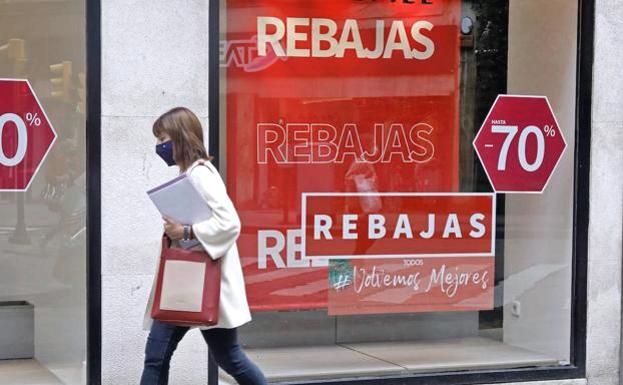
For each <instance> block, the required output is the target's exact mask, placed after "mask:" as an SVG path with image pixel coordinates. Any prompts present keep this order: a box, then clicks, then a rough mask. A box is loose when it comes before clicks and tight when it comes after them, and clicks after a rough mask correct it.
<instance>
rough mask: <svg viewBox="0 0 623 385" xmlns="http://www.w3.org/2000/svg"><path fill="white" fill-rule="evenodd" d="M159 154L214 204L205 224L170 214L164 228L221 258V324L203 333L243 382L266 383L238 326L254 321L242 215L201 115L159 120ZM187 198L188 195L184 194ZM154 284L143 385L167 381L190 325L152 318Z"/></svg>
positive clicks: (177, 113) (174, 113)
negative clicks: (214, 160)
mask: <svg viewBox="0 0 623 385" xmlns="http://www.w3.org/2000/svg"><path fill="white" fill-rule="evenodd" d="M153 134H154V136H155V137H156V138H157V145H156V153H157V154H158V155H159V156H160V157H161V158H162V159H163V160H164V161H165V162H166V163H167V165H168V166H178V167H179V168H180V173H184V172H185V173H186V174H187V176H188V178H189V180H190V181H191V183H192V184H193V185H194V187H195V188H196V189H197V191H198V192H199V193H200V194H201V195H202V196H203V198H204V199H205V200H206V202H207V204H208V205H209V206H210V208H211V209H212V216H211V217H210V219H208V220H206V221H203V222H199V223H176V222H175V221H173V220H171V219H169V218H164V231H165V232H166V234H167V235H168V236H169V238H170V239H171V240H172V241H173V245H174V246H175V245H176V244H177V242H176V241H179V240H181V239H195V240H198V241H199V243H200V244H199V245H198V246H196V248H198V249H203V250H205V251H206V252H207V253H208V254H209V255H210V256H211V257H212V258H214V259H216V258H220V259H221V294H220V303H219V318H218V324H216V325H213V326H205V327H200V329H201V334H202V335H203V338H204V339H205V341H206V343H207V344H208V346H209V349H210V351H211V352H212V354H213V355H214V358H215V359H216V362H217V363H218V365H219V366H220V367H221V368H222V369H223V370H225V371H226V372H227V373H228V374H229V375H231V376H232V377H234V378H235V379H236V381H237V382H238V383H239V384H241V385H265V384H266V383H267V382H266V378H265V377H264V375H263V374H262V372H261V371H260V369H259V368H258V367H257V366H256V365H255V364H254V363H253V362H251V361H250V360H249V358H248V357H247V356H246V355H245V353H244V352H243V350H242V348H241V347H240V345H239V343H238V336H237V328H238V327H239V326H241V325H243V324H245V323H247V322H249V321H250V320H251V313H250V311H249V305H248V303H247V297H246V292H245V287H244V278H243V274H242V267H241V265H240V258H239V256H238V249H237V247H236V240H237V238H238V236H239V234H240V219H239V218H238V214H237V213H236V210H235V208H234V205H233V203H232V202H231V200H230V199H229V196H228V195H227V190H226V188H225V185H224V183H223V181H222V179H221V177H220V175H219V174H218V171H217V170H216V168H215V167H214V166H213V165H212V164H211V163H210V160H211V157H209V156H208V154H207V151H206V149H205V147H204V145H203V130H202V128H201V123H200V122H199V119H198V118H197V116H196V115H195V114H194V113H193V112H192V111H190V110H189V109H187V108H183V107H178V108H174V109H172V110H170V111H168V112H166V113H165V114H163V115H162V116H160V117H159V118H158V119H157V120H156V122H155V123H154V125H153ZM180 199H183V197H180ZM153 298H154V293H153V288H152V293H151V296H150V300H149V303H148V306H147V311H146V314H145V321H146V323H145V326H146V328H148V329H149V330H150V333H149V337H148V339H147V345H146V348H145V367H144V369H143V375H142V377H141V385H164V384H167V383H168V379H169V364H170V362H171V357H172V355H173V352H174V351H175V348H176V347H177V345H178V343H179V342H180V340H181V339H182V338H183V337H184V335H185V334H186V332H187V331H188V330H189V328H188V327H186V326H177V325H171V324H166V323H163V322H160V321H157V320H152V319H151V317H150V314H151V307H152V304H153Z"/></svg>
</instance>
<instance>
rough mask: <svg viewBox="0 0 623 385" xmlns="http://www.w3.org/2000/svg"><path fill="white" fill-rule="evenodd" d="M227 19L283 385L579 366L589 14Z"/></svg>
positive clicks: (369, 9) (225, 144) (231, 101)
mask: <svg viewBox="0 0 623 385" xmlns="http://www.w3.org/2000/svg"><path fill="white" fill-rule="evenodd" d="M220 9H221V10H220V12H221V13H220V33H221V35H220V37H221V39H220V129H219V135H220V154H219V155H220V156H219V161H220V168H221V172H222V173H223V175H224V177H225V178H226V181H227V184H228V188H229V192H230V195H231V197H232V199H233V201H234V204H235V205H236V207H237V208H238V210H239V214H240V217H241V220H242V224H243V230H242V235H241V237H240V240H239V249H240V254H241V259H242V263H243V266H244V272H245V279H246V284H247V295H248V298H249V302H250V305H251V307H252V309H253V310H254V320H255V322H253V323H252V324H250V325H248V326H245V327H244V328H242V331H241V336H242V339H243V341H244V343H245V345H246V346H247V347H248V349H249V350H248V351H249V353H250V354H251V355H253V356H254V357H255V358H256V359H257V361H258V363H259V364H260V366H262V368H263V369H264V370H265V371H266V373H267V375H268V376H269V377H270V378H271V379H273V380H315V379H320V378H341V377H348V378H351V377H360V376H380V377H382V376H384V375H397V374H401V375H404V374H411V373H422V372H448V371H457V370H475V369H499V368H518V367H546V366H566V365H570V364H572V363H573V362H572V356H571V346H570V341H571V323H572V317H571V316H572V294H571V293H572V276H573V267H572V266H573V265H572V255H573V203H574V183H575V182H574V151H573V149H574V147H575V142H574V139H575V132H576V126H575V116H576V111H575V101H576V95H575V92H576V91H575V87H576V48H577V36H578V35H577V28H578V23H577V14H578V7H577V3H575V2H573V1H566V0H556V1H552V0H536V1H530V2H527V1H523V0H510V1H498V0H489V1H479V2H476V1H467V0H463V1H460V0H446V1H442V0H429V1H408V2H407V1H404V2H403V1H380V0H377V1H366V0H360V1H354V0H348V1H347V0H344V1H333V2H327V1H323V0H311V1H305V2H300V1H294V0H254V1H249V0H221V2H220ZM504 95H509V96H504ZM223 376H224V375H223Z"/></svg>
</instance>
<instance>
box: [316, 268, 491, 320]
mask: <svg viewBox="0 0 623 385" xmlns="http://www.w3.org/2000/svg"><path fill="white" fill-rule="evenodd" d="M494 286H495V283H494V257H463V258H420V259H384V260H378V259H377V260H366V259H358V260H345V259H341V260H332V261H331V266H330V272H329V287H330V289H329V306H328V311H329V315H348V314H377V313H406V312H409V313H415V312H430V311H469V310H471V311H475V310H486V309H492V308H493V291H494Z"/></svg>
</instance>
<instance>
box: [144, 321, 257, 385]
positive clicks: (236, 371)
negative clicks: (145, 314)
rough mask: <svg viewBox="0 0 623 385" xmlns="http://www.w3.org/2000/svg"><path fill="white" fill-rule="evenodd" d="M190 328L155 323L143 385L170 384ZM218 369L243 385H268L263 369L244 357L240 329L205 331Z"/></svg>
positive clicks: (147, 347)
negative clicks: (172, 365) (175, 356)
mask: <svg viewBox="0 0 623 385" xmlns="http://www.w3.org/2000/svg"><path fill="white" fill-rule="evenodd" d="M188 329H189V328H188V327H184V326H175V325H169V324H165V323H162V322H159V321H156V320H154V323H153V325H152V327H151V331H150V332H149V337H148V338H147V346H146V347H145V368H144V369H143V376H142V377H141V385H166V384H167V383H168V382H169V364H170V362H171V356H172V355H173V352H174V351H175V348H176V347H177V344H178V343H179V342H180V341H181V339H182V337H184V335H185V334H186V332H187V331H188ZM201 334H202V335H203V339H205V341H206V343H207V344H208V347H209V348H210V351H211V352H212V354H213V355H214V359H215V360H216V362H217V363H218V365H219V366H220V367H221V368H222V369H223V370H224V371H226V372H227V373H228V374H229V375H230V376H232V377H234V378H235V379H236V381H237V382H238V384H240V385H266V384H267V382H266V378H265V377H264V375H263V374H262V372H261V371H260V369H259V368H258V367H257V365H255V364H254V363H253V362H251V361H250V360H249V358H248V357H247V356H246V355H245V354H244V352H243V351H242V348H241V347H240V344H238V331H237V330H236V329H222V328H214V329H208V330H202V331H201Z"/></svg>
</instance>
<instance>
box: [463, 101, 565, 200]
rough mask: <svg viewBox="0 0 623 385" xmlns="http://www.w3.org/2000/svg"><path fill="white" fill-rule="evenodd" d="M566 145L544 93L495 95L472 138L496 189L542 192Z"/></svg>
mask: <svg viewBox="0 0 623 385" xmlns="http://www.w3.org/2000/svg"><path fill="white" fill-rule="evenodd" d="M566 147H567V143H566V142H565V138H564V137H563V134H562V131H561V130H560V127H559V125H558V122H557V121H556V117H555V116H554V112H553V111H552V108H551V106H550V104H549V101H548V100H547V98H546V97H545V96H515V95H499V96H498V98H497V99H496V101H495V103H494V104H493V107H491V111H489V114H488V115H487V118H486V119H485V121H484V123H483V125H482V127H481V128H480V131H479V132H478V134H477V135H476V138H475V139H474V149H475V150H476V153H477V154H478V157H479V158H480V161H481V163H482V166H483V167H484V169H485V172H486V173H487V177H488V178H489V181H490V182H491V185H492V186H493V189H494V191H496V192H499V193H542V192H543V191H544V190H545V187H546V186H547V183H548V181H549V180H550V178H551V176H552V174H553V173H554V171H555V169H556V166H557V165H558V162H559V161H560V158H561V157H562V155H563V153H564V151H565V148H566Z"/></svg>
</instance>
